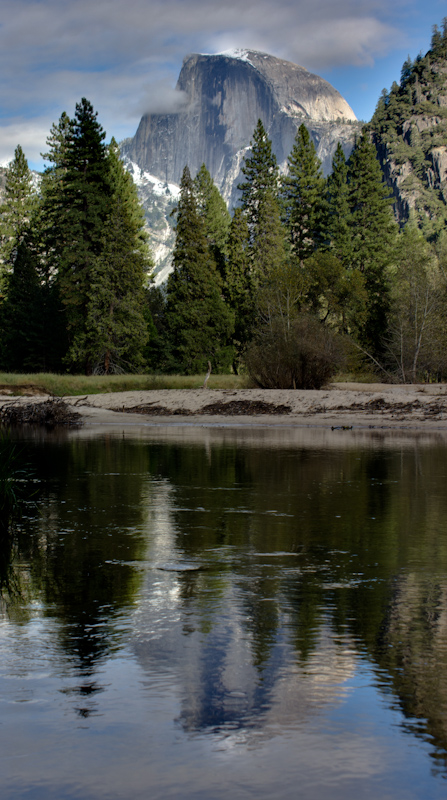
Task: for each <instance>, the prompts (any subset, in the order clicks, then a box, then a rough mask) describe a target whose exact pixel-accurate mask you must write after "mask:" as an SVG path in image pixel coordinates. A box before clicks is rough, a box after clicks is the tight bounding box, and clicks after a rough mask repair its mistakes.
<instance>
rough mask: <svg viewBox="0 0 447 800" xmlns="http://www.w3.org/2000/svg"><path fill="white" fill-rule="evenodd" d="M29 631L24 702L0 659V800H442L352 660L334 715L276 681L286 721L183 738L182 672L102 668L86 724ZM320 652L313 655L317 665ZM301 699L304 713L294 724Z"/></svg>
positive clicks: (127, 660)
mask: <svg viewBox="0 0 447 800" xmlns="http://www.w3.org/2000/svg"><path fill="white" fill-rule="evenodd" d="M33 628H34V626H33V625H31V626H29V634H28V638H29V646H30V653H31V649H32V650H33V652H34V655H35V663H36V669H35V670H31V671H30V673H29V674H28V677H27V681H26V683H27V691H28V692H29V696H28V698H26V699H24V697H23V695H22V696H19V695H17V696H14V689H12V690H11V689H8V684H9V683H10V682H11V678H10V677H8V673H7V669H5V661H4V658H3V656H4V653H3V652H2V653H1V655H2V659H1V664H2V667H1V670H0V696H1V724H0V746H1V752H2V768H1V770H2V771H1V777H0V786H1V787H2V798H7V800H9V798H12V797H14V800H15V799H16V798H25V797H27V798H28V797H32V798H33V800H44V799H45V800H61V798H62V797H63V798H64V800H75V798H76V799H78V798H80V797H82V798H95V800H102V799H103V798H104V800H106V798H107V800H114V799H115V798H116V800H127V799H128V798H132V800H140V799H141V800H143V798H144V800H146V799H147V797H151V800H152V798H155V799H156V800H162V798H163V800H164V798H166V797H181V798H182V799H183V800H196V798H213V800H221V798H222V800H224V798H227V797H228V795H229V793H230V795H231V797H232V798H233V799H234V800H245V798H247V797H249V796H257V797H265V798H271V797H278V798H280V799H281V800H288V798H294V799H295V798H296V797H297V796H300V797H305V798H306V799H307V800H314V798H315V800H329V798H331V800H338V799H339V798H340V800H341V798H343V800H346V798H358V797H362V798H365V799H366V800H377V798H379V797H380V798H385V799H386V798H390V800H391V798H393V800H404V798H405V800H409V798H413V799H414V800H416V798H417V800H420V798H421V797H427V798H430V800H438V798H439V800H440V799H441V798H443V797H444V796H445V794H444V791H445V787H444V786H443V785H442V783H439V784H436V783H435V782H434V780H433V778H432V776H431V775H430V767H429V763H428V762H429V759H428V758H427V757H426V756H427V750H428V747H427V746H422V747H421V746H420V745H419V746H418V747H417V748H415V747H414V742H413V740H412V738H411V737H405V736H404V735H403V734H402V733H401V732H400V730H399V715H398V713H397V712H393V711H390V710H389V709H388V707H387V704H386V702H385V701H384V700H382V701H380V698H378V696H377V691H376V689H375V688H374V676H373V674H372V673H371V670H370V668H369V666H368V665H367V663H365V662H357V666H356V669H355V670H354V671H353V672H352V669H351V668H352V656H351V654H349V653H348V654H347V656H342V657H339V658H340V667H341V672H339V673H337V672H335V674H334V678H335V681H333V682H332V685H331V687H330V693H331V691H333V690H334V689H337V687H336V678H337V677H338V678H340V677H344V678H345V679H346V682H345V691H343V693H342V695H340V694H339V693H338V700H337V702H336V703H333V702H330V703H329V705H327V704H326V705H324V704H323V705H320V704H319V703H317V704H316V707H315V708H314V709H313V711H312V708H311V705H312V688H311V686H312V679H311V680H310V681H309V682H308V686H309V687H310V695H311V697H310V698H307V700H306V699H305V697H304V694H301V695H298V696H295V697H294V703H295V705H292V706H290V705H289V704H290V700H291V696H290V695H289V696H288V695H287V692H284V694H283V689H284V685H285V681H284V680H281V679H280V681H279V684H278V691H277V694H276V699H277V700H279V699H280V698H282V699H283V701H284V702H285V706H284V707H285V708H286V716H285V717H284V715H283V713H282V706H281V703H280V704H279V705H276V706H275V703H274V704H273V705H272V712H271V715H270V717H269V716H268V713H267V715H266V717H265V719H264V720H260V722H261V724H258V725H257V726H256V727H255V728H250V727H242V728H238V729H233V730H232V729H231V728H228V729H222V730H219V731H217V732H215V731H205V732H202V733H200V732H196V733H195V735H191V733H186V734H185V731H184V729H183V727H182V724H181V719H182V708H183V707H184V704H185V702H186V703H187V702H188V700H187V698H185V689H187V688H188V687H185V685H184V684H183V685H182V681H183V674H182V665H181V664H180V665H179V664H174V665H173V667H170V666H169V665H168V663H166V664H162V663H158V665H157V668H156V669H153V668H151V669H149V670H147V669H146V667H145V665H143V667H142V666H141V663H139V661H140V660H141V659H140V658H138V659H135V657H134V656H133V655H132V653H131V652H130V651H129V650H128V649H127V648H126V649H124V650H123V651H121V653H120V654H119V655H116V656H114V657H113V656H112V657H110V658H109V659H108V660H107V662H106V663H104V664H103V665H102V666H101V668H100V670H99V673H98V678H99V680H100V682H101V684H102V686H103V692H102V693H101V695H100V697H99V699H98V698H97V701H98V706H97V710H96V713H93V714H92V715H91V716H89V717H88V718H87V719H83V718H80V717H79V716H78V715H76V714H74V713H73V703H74V700H73V698H72V697H71V696H70V694H69V693H67V689H68V688H69V687H70V685H73V684H75V682H76V677H75V676H74V675H73V676H72V677H71V678H70V675H69V674H68V673H67V671H65V672H64V673H62V672H61V670H60V669H59V667H56V668H55V665H54V661H53V654H52V653H51V650H49V648H48V644H49V640H48V635H49V634H50V631H48V630H47V636H46V637H43V636H42V633H43V632H42V630H41V629H40V628H39V627H38V628H37V629H36V630H33ZM15 633H16V635H17V633H18V630H17V628H16V629H15ZM3 641H4V639H2V643H3ZM327 646H329V643H326V644H324V643H322V651H321V655H323V651H324V648H325V647H327ZM2 648H3V644H2ZM345 658H346V659H347V667H348V669H347V671H345V670H344V669H343V661H344V659H345ZM345 666H346V665H345ZM13 683H14V681H13ZM291 688H293V676H292V684H291ZM55 689H56V692H55ZM337 692H338V690H337ZM317 697H318V693H317ZM300 699H301V700H302V701H303V702H304V703H305V708H306V713H300V708H299V700H300ZM320 699H321V698H320ZM278 709H279V711H280V713H278ZM318 709H319V713H315V711H316V710H318ZM284 723H286V724H285V725H284ZM266 732H267V733H268V736H266V735H265V734H266ZM12 787H15V789H14V791H13V789H12ZM297 791H299V794H298V795H297Z"/></svg>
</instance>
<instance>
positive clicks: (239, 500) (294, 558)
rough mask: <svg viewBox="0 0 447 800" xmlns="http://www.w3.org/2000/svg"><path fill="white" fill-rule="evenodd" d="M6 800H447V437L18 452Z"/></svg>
mask: <svg viewBox="0 0 447 800" xmlns="http://www.w3.org/2000/svg"><path fill="white" fill-rule="evenodd" d="M25 446H26V451H27V457H28V461H29V462H30V464H31V465H32V467H33V469H34V475H35V484H34V485H35V487H36V489H37V492H38V493H37V495H36V500H37V502H36V505H35V506H29V508H27V510H26V514H25V519H24V520H23V522H22V524H21V526H20V530H19V531H18V532H17V536H16V539H15V541H14V542H13V545H12V548H11V551H10V552H9V553H8V552H6V553H3V554H2V558H1V563H0V576H1V581H2V597H3V599H2V604H1V609H0V611H1V615H0V794H1V798H2V800H19V799H22V798H23V799H25V798H26V799H27V800H65V799H67V800H75V798H76V799H77V800H81V799H82V800H103V799H104V800H106V799H107V800H139V799H140V798H145V799H146V798H151V800H157V799H158V798H160V800H161V799H162V798H163V800H165V798H185V799H186V798H187V799H188V800H189V799H191V800H192V799H193V798H194V800H200V799H203V800H220V799H221V798H222V799H223V798H225V800H227V799H228V798H229V797H230V798H231V800H243V799H244V800H245V798H258V799H260V800H264V799H266V798H275V799H276V798H277V799H278V800H285V798H294V799H295V798H297V797H300V798H306V800H307V798H309V800H314V798H315V800H317V798H318V800H326V798H327V799H329V798H331V800H338V798H344V800H346V798H347V799H348V800H350V798H355V800H358V799H359V798H360V799H362V798H368V799H369V798H371V800H373V799H374V800H377V799H378V798H380V800H386V799H387V798H390V799H391V798H392V799H393V800H400V799H401V798H402V799H403V798H405V800H407V799H408V798H415V799H416V798H417V800H420V798H422V797H424V800H431V799H432V798H445V796H446V794H447V780H446V776H447V491H446V488H447V480H446V479H447V439H443V438H442V437H441V436H436V435H433V436H431V437H429V436H417V435H414V436H410V435H407V434H395V435H393V436H392V435H390V434H385V433H383V434H382V433H380V432H379V433H371V434H370V433H369V432H363V433H361V432H355V431H338V432H337V431H334V432H333V433H332V432H330V431H324V430H322V429H321V430H314V431H312V430H310V429H309V430H306V429H303V430H301V431H300V430H295V431H291V430H289V431H288V430H283V431H275V430H268V429H266V430H264V431H243V430H235V431H232V430H221V429H200V428H193V427H189V428H175V427H173V428H170V429H169V430H166V431H163V430H162V429H153V428H147V429H146V431H143V432H142V433H140V434H138V433H137V432H134V433H132V432H131V431H130V429H129V431H128V432H127V433H126V435H124V434H123V435H117V436H105V435H102V436H94V435H93V434H91V435H90V434H89V432H88V430H86V429H84V430H82V431H80V432H78V433H76V432H75V433H70V434H61V435H60V436H59V437H58V436H52V437H47V438H45V437H44V436H43V435H42V434H36V436H35V438H32V436H31V434H30V435H29V438H28V439H27V440H26V442H25Z"/></svg>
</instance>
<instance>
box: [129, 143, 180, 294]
mask: <svg viewBox="0 0 447 800" xmlns="http://www.w3.org/2000/svg"><path fill="white" fill-rule="evenodd" d="M123 162H124V166H125V167H126V169H127V171H128V172H129V173H130V174H131V176H132V178H133V181H134V183H135V185H136V187H137V190H138V196H139V198H140V201H141V204H142V206H143V208H144V213H145V217H146V224H147V228H148V231H149V235H150V239H149V245H150V249H151V253H152V256H153V259H154V262H155V269H154V273H153V277H154V281H155V285H156V286H158V285H159V284H161V283H164V281H165V280H166V278H167V277H168V275H169V273H170V271H171V255H172V250H173V247H174V242H175V234H174V229H173V220H172V218H171V217H170V214H171V211H172V209H173V208H174V207H175V205H176V203H177V198H178V196H179V194H180V189H179V187H178V186H177V185H176V184H174V183H169V184H168V183H166V182H164V181H161V180H160V179H159V178H157V177H156V176H155V175H151V174H150V172H146V171H145V170H143V169H141V168H140V167H139V166H138V164H135V162H134V161H131V160H130V159H129V158H127V157H126V156H124V157H123Z"/></svg>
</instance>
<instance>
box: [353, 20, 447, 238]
mask: <svg viewBox="0 0 447 800" xmlns="http://www.w3.org/2000/svg"><path fill="white" fill-rule="evenodd" d="M369 127H370V130H371V131H372V133H373V138H374V141H375V144H376V147H377V150H378V153H379V157H380V160H381V164H382V169H383V171H384V174H385V178H386V180H387V183H388V184H389V186H390V187H391V189H392V191H393V194H394V198H395V210H396V216H397V217H398V219H399V221H400V222H401V223H404V222H406V221H407V220H408V219H409V218H410V217H414V218H415V219H416V220H417V222H418V224H419V226H420V228H421V229H422V231H423V232H424V234H425V236H427V238H429V239H436V238H437V237H438V236H439V234H440V232H441V231H442V230H444V229H445V226H446V224H447V31H446V32H445V34H444V37H441V39H440V40H438V41H436V39H435V40H434V42H433V43H432V48H431V50H429V51H428V53H427V54H426V55H425V56H423V57H422V56H418V58H417V59H416V60H415V62H414V63H413V62H411V61H407V62H406V63H405V64H404V66H403V68H402V78H401V81H400V84H397V83H394V84H393V86H392V87H391V90H390V92H384V93H383V95H382V97H381V98H380V100H379V103H378V105H377V109H376V111H375V114H374V116H373V118H372V120H371V123H370V126H369Z"/></svg>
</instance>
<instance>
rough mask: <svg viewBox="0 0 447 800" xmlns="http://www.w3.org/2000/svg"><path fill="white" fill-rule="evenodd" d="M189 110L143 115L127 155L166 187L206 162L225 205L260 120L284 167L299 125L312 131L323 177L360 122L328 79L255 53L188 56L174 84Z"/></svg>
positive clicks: (233, 198) (125, 149)
mask: <svg viewBox="0 0 447 800" xmlns="http://www.w3.org/2000/svg"><path fill="white" fill-rule="evenodd" d="M177 89H178V90H179V92H182V93H183V98H184V101H185V102H184V105H183V107H182V108H181V110H180V111H178V112H177V113H175V114H147V115H145V116H143V118H142V120H141V122H140V125H139V127H138V130H137V132H136V134H135V136H134V138H133V139H130V140H127V142H126V143H125V144H124V145H123V148H122V151H123V155H125V156H127V157H128V158H129V159H130V160H131V161H132V162H134V163H135V164H137V165H138V166H139V167H140V169H142V170H143V171H147V172H148V173H150V174H152V175H154V176H156V177H157V178H159V179H160V180H162V181H165V182H166V183H176V184H178V183H179V181H180V178H181V175H182V171H183V168H184V166H185V165H186V164H187V165H188V166H189V168H190V171H191V174H192V175H195V174H196V172H197V170H198V169H199V168H200V166H201V165H202V164H203V163H205V164H206V166H207V168H208V170H209V171H210V173H211V175H212V177H213V179H214V181H215V183H216V184H217V186H218V187H219V189H220V190H221V192H222V194H223V195H224V197H225V199H226V200H227V202H229V204H230V205H232V204H234V202H235V201H236V199H237V189H236V186H237V182H238V180H240V168H241V166H242V163H243V159H244V156H245V155H246V150H247V147H248V146H249V143H250V140H251V138H252V135H253V131H254V128H255V126H256V123H257V121H258V119H259V118H260V119H262V121H263V123H264V126H265V128H266V130H267V132H268V134H269V137H270V138H271V140H272V144H273V150H274V152H275V154H276V157H277V159H278V163H279V165H280V168H281V169H284V168H285V163H286V160H287V157H288V155H289V153H290V151H291V149H292V146H293V141H294V138H295V133H296V130H297V127H298V126H299V125H300V124H301V123H302V122H304V123H305V124H306V126H307V127H308V129H309V132H310V133H311V135H312V137H313V139H314V142H315V145H316V148H317V152H318V155H319V157H320V158H321V160H322V162H323V169H324V171H325V173H327V172H329V171H330V167H331V162H332V156H333V154H334V151H335V148H336V146H337V143H338V142H339V141H341V143H342V146H343V148H344V149H345V151H346V153H347V154H348V153H349V152H350V150H351V148H352V143H353V139H354V135H355V133H356V131H357V130H358V127H359V126H358V123H356V117H355V115H354V112H353V111H352V109H351V108H350V107H349V105H348V104H347V103H346V101H345V100H344V99H343V97H342V96H341V95H340V94H339V92H337V91H336V90H335V89H334V88H333V87H332V86H331V85H330V84H329V83H327V81H324V80H323V79H322V78H320V77H318V76H317V75H313V74H312V73H310V72H308V71H307V70H306V69H304V68H303V67H299V66H297V65H296V64H291V63H290V62H288V61H282V60H281V59H278V58H274V57H273V56H270V55H267V54H265V53H258V52H254V51H251V50H247V51H236V52H231V53H230V52H228V53H222V54H220V55H191V56H188V57H187V58H186V59H185V61H184V63H183V67H182V70H181V72H180V76H179V79H178V83H177Z"/></svg>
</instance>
